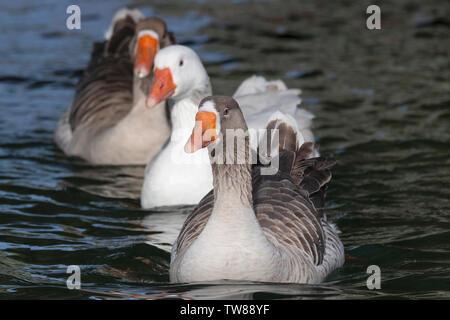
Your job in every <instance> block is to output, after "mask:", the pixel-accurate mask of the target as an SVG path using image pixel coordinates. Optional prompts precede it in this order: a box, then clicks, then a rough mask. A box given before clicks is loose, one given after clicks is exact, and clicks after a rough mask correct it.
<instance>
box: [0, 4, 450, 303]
mask: <svg viewBox="0 0 450 320" xmlns="http://www.w3.org/2000/svg"><path fill="white" fill-rule="evenodd" d="M72 3H73V2H71V1H56V0H46V1H39V2H37V1H36V2H34V1H33V2H31V1H24V0H20V1H19V0H18V1H14V2H11V1H9V2H5V1H4V2H2V4H0V27H1V30H2V32H1V33H0V43H1V46H0V57H1V59H0V108H1V116H0V198H1V200H0V212H1V219H0V250H1V251H0V298H21V299H22V298H41V299H47V298H86V299H87V298H90V299H98V298H99V299H109V298H133V299H134V298H137V299H157V298H167V297H179V298H230V297H233V298H254V299H258V298H266V299H272V298H276V299H279V298H287V299H291V298H295V299H297V298H306V299H311V298H317V299H347V298H362V299H365V298H369V299H374V298H445V299H448V298H449V297H450V293H449V289H450V245H449V240H450V231H449V230H450V228H449V226H450V222H449V221H450V213H449V212H450V203H449V199H450V192H449V185H450V179H449V178H450V177H449V172H450V160H449V137H450V130H449V120H450V59H449V52H450V41H449V35H450V28H449V24H450V23H449V20H448V18H446V17H449V16H450V11H449V10H450V8H449V5H448V4H447V5H446V6H445V3H444V2H442V1H428V2H427V3H424V2H423V1H396V2H395V4H394V3H390V4H389V5H384V4H383V5H382V8H381V9H382V30H379V31H369V30H367V29H366V28H365V14H364V12H365V8H366V7H367V5H369V4H370V1H358V2H354V1H344V0H341V1H333V2H331V1H329V2H322V1H321V2H318V1H302V2H301V3H300V4H299V2H298V1H290V2H289V1H286V2H283V3H279V2H272V1H256V2H250V1H249V2H247V1H229V2H225V1H216V2H214V3H211V2H206V1H191V2H188V3H182V2H181V1H160V2H155V3H154V4H153V5H151V4H148V2H147V1H140V2H137V1H135V2H133V1H118V0H114V1H106V0H104V1H95V3H94V2H93V1H77V2H76V3H77V4H79V5H80V7H81V11H82V30H81V31H79V30H72V31H70V30H67V29H66V28H65V19H66V17H67V15H66V13H65V10H66V7H67V6H68V5H70V4H72ZM127 4H128V5H137V6H138V7H139V8H141V9H142V10H143V11H144V13H145V14H146V15H152V14H157V15H159V16H161V17H162V18H164V19H165V20H166V21H167V24H168V25H169V27H170V29H171V30H173V31H174V32H175V34H176V36H177V38H178V40H179V42H181V43H182V44H187V45H189V46H191V47H193V48H194V49H195V50H197V51H198V52H199V54H200V55H201V57H202V59H203V60H204V61H205V65H206V67H207V69H208V72H209V74H210V77H211V79H212V82H213V87H214V91H215V92H216V93H217V94H231V93H232V92H233V91H234V90H235V89H236V88H237V86H238V85H239V83H240V82H241V81H242V80H244V79H245V78H246V77H248V76H251V75H252V74H262V75H264V76H266V77H269V78H283V79H284V80H285V81H286V82H287V84H288V85H289V86H291V87H299V88H301V89H302V90H303V93H302V98H303V107H304V108H306V109H307V110H310V111H311V112H313V113H314V114H315V115H316V119H315V131H314V132H315V134H316V136H317V139H318V141H319V144H320V150H321V152H322V154H334V155H335V156H336V157H337V159H338V165H337V166H336V167H335V169H334V171H333V173H334V177H333V180H332V181H331V183H330V185H329V189H328V197H327V199H328V201H327V208H328V210H327V212H328V216H329V219H330V220H332V221H333V222H334V223H336V225H337V226H338V227H339V228H340V229H341V231H342V234H341V238H342V241H343V243H344V245H345V249H346V253H347V254H348V257H347V261H346V264H345V266H344V267H343V268H342V269H340V270H337V271H336V272H334V273H333V274H332V275H331V276H330V277H329V279H328V280H327V281H326V282H325V283H323V284H321V285H313V286H311V285H298V284H282V285H280V284H268V283H246V282H230V281H228V282H219V283H200V284H198V283H197V284H182V285H175V284H170V283H169V278H168V268H169V259H170V253H169V252H170V247H171V244H172V242H173V240H174V239H175V237H176V236H177V234H178V231H179V228H180V224H181V223H182V222H183V221H184V219H185V218H186V215H187V214H188V213H189V211H190V210H191V209H192V208H191V207H179V208H164V209H161V210H159V211H146V210H141V209H140V208H139V190H140V186H141V183H142V173H143V170H144V168H143V167H92V166H90V165H88V164H87V163H85V162H83V161H81V160H79V159H69V158H67V157H65V156H64V155H63V154H62V153H61V152H60V151H59V150H58V149H57V148H56V147H55V145H54V144H53V142H52V135H53V130H54V128H55V125H56V121H57V119H58V118H59V116H60V115H61V113H62V111H63V110H64V109H65V108H66V107H67V106H68V104H69V103H70V101H71V99H72V96H73V91H74V85H75V83H76V79H77V76H79V74H80V72H81V70H82V69H83V68H84V67H85V65H86V63H87V61H88V58H89V53H90V47H91V44H92V42H93V41H94V40H98V39H100V38H101V37H102V34H103V31H104V30H105V29H106V27H107V26H108V24H109V21H110V19H111V17H112V15H113V13H114V12H115V10H116V9H118V8H119V7H121V6H124V5H127ZM436 8H438V10H434V9H436ZM68 265H79V266H80V267H81V281H82V288H81V290H68V289H67V288H66V279H67V277H68V274H66V269H67V266H68ZM369 265H378V266H379V267H380V268H381V290H372V291H371V290H368V289H367V287H366V279H367V277H368V276H369V275H368V274H366V269H367V267H368V266H369Z"/></svg>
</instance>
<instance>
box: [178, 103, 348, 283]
mask: <svg viewBox="0 0 450 320" xmlns="http://www.w3.org/2000/svg"><path fill="white" fill-rule="evenodd" d="M273 121H275V122H273ZM273 121H271V122H269V124H268V126H267V127H268V128H277V129H278V130H279V139H280V140H279V141H280V142H281V143H280V148H279V150H280V152H279V158H278V159H279V170H278V172H277V173H276V174H273V175H262V174H261V173H262V171H261V170H262V166H261V165H253V166H252V165H251V164H250V163H249V161H248V157H249V154H250V153H249V151H248V150H249V149H248V143H249V142H248V132H247V125H246V123H245V120H244V117H243V115H242V112H241V110H240V108H239V106H238V104H237V102H236V101H235V100H234V99H232V98H230V97H218V96H213V97H208V98H205V99H203V100H202V101H201V103H200V106H199V112H198V113H197V115H196V126H195V127H194V129H193V131H192V136H191V138H190V139H189V140H188V142H187V143H186V146H185V150H186V151H187V152H194V151H196V150H199V149H201V148H205V147H208V151H209V155H210V159H211V166H212V172H213V181H214V189H213V190H212V191H211V192H210V193H209V194H207V195H206V196H205V197H204V198H203V199H202V200H201V201H200V203H199V204H198V206H197V207H196V209H195V210H194V211H193V212H192V213H191V214H190V215H189V216H188V218H187V220H186V222H185V223H184V225H183V227H182V230H181V232H180V234H179V236H178V238H177V240H176V242H175V244H174V245H173V248H172V255H171V264H170V279H171V281H173V282H195V281H212V280H220V279H233V280H252V281H270V282H295V283H318V282H321V281H323V280H324V278H325V277H326V276H327V275H328V274H329V273H330V272H331V271H333V270H334V269H336V268H338V267H340V266H342V264H343V263H344V248H343V245H342V243H341V241H340V240H339V237H338V231H337V230H336V228H335V227H334V226H333V225H331V224H330V223H328V222H327V220H326V216H325V214H324V212H323V210H322V208H323V200H324V191H325V188H326V184H327V183H328V182H329V181H330V179H331V172H330V170H329V168H331V167H332V166H333V165H334V163H335V161H334V160H331V159H326V158H310V159H307V157H308V156H309V154H311V153H312V152H313V145H312V143H310V142H308V143H304V144H303V145H301V146H300V147H299V145H298V140H297V139H298V133H297V132H295V129H293V127H292V126H291V125H290V124H289V121H285V120H284V119H280V120H273ZM239 129H241V130H239ZM230 130H231V132H233V134H235V135H236V137H238V138H237V139H239V137H240V138H243V139H244V141H245V143H236V142H235V141H236V138H233V139H230V141H232V144H230V143H229V140H227V135H229V134H230ZM227 142H228V144H229V146H228V147H227ZM218 159H234V160H235V161H234V164H229V162H228V163H227V162H225V163H224V162H223V161H222V162H221V161H218Z"/></svg>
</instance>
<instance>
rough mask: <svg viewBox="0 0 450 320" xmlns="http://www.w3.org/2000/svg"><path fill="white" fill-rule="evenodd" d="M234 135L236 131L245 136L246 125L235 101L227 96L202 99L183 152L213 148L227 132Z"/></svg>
mask: <svg viewBox="0 0 450 320" xmlns="http://www.w3.org/2000/svg"><path fill="white" fill-rule="evenodd" d="M229 130H231V131H232V132H233V134H236V132H238V130H240V132H241V133H242V134H244V135H247V134H248V133H247V131H248V128H247V124H246V122H245V120H244V115H243V114H242V111H241V108H240V107H239V105H238V103H237V102H236V100H234V99H233V98H232V97H227V96H210V97H206V98H204V99H203V100H202V101H201V102H200V105H199V109H198V112H197V114H196V116H195V127H194V129H193V130H192V134H191V136H190V137H189V139H188V141H187V142H186V145H185V146H184V151H185V152H187V153H192V152H195V151H197V150H199V149H202V148H205V147H212V148H213V147H215V146H216V145H217V144H218V143H219V142H220V140H221V139H223V137H225V136H226V134H227V132H230V131H229Z"/></svg>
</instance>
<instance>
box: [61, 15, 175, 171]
mask: <svg viewBox="0 0 450 320" xmlns="http://www.w3.org/2000/svg"><path fill="white" fill-rule="evenodd" d="M173 43H175V39H174V37H173V35H172V34H171V33H170V32H168V31H167V28H166V24H165V22H164V21H162V20H161V19H158V18H144V17H143V15H142V13H140V11H138V10H136V9H135V10H129V9H126V8H124V9H121V10H119V11H118V12H117V13H116V14H115V16H114V18H113V21H112V23H111V26H110V27H109V28H108V30H107V31H106V32H105V41H103V42H99V43H94V46H93V50H92V54H91V59H90V61H89V64H88V66H87V68H86V69H85V70H84V73H83V75H82V77H81V78H80V80H79V82H78V84H77V86H76V92H75V97H74V100H73V102H72V104H71V106H69V107H68V108H67V109H66V110H65V111H64V113H63V115H62V116H61V118H60V120H59V121H58V124H57V127H56V130H55V134H54V140H55V142H56V144H57V146H58V147H59V148H60V149H62V150H63V151H64V153H65V154H67V155H69V156H78V157H81V158H83V159H85V160H87V161H88V162H90V163H92V164H105V165H124V164H133V165H134V164H141V165H142V164H146V163H147V162H148V161H149V160H150V159H151V158H152V157H153V156H154V155H155V154H156V153H157V152H158V151H159V150H160V149H161V148H162V146H163V144H164V143H165V142H166V140H167V138H168V137H169V134H170V123H169V119H168V114H167V110H166V104H165V103H164V102H161V103H159V104H158V105H156V106H155V107H154V108H152V110H149V109H147V108H146V105H145V99H146V94H147V91H148V88H149V86H150V84H151V76H150V74H151V70H152V66H153V60H154V55H155V54H156V52H157V51H158V50H159V48H160V47H161V48H164V47H166V46H169V45H171V44H173Z"/></svg>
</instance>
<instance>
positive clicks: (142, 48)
mask: <svg viewBox="0 0 450 320" xmlns="http://www.w3.org/2000/svg"><path fill="white" fill-rule="evenodd" d="M156 51H158V40H157V39H155V38H153V37H151V36H149V35H148V34H145V35H143V36H141V37H139V39H138V43H137V48H136V53H135V55H134V69H133V71H134V74H135V75H136V76H138V77H139V78H144V77H146V76H148V75H149V73H150V71H151V70H152V67H153V60H154V59H155V55H156Z"/></svg>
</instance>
